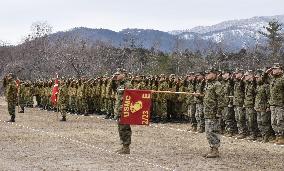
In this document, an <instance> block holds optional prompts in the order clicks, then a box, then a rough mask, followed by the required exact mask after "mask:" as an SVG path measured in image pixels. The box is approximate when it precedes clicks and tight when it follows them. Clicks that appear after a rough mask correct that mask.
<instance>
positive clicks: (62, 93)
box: [58, 79, 69, 121]
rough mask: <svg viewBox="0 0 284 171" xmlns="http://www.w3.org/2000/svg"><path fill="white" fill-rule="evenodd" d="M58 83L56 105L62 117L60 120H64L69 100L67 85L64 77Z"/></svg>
mask: <svg viewBox="0 0 284 171" xmlns="http://www.w3.org/2000/svg"><path fill="white" fill-rule="evenodd" d="M59 84H60V85H59V93H58V107H59V111H60V113H61V116H62V119H61V120H60V121H66V113H67V105H68V101H69V99H68V87H67V84H66V82H65V81H64V79H61V80H60V82H59Z"/></svg>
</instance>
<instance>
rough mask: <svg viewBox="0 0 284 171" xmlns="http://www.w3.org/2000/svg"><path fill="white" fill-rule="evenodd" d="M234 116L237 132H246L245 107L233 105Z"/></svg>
mask: <svg viewBox="0 0 284 171" xmlns="http://www.w3.org/2000/svg"><path fill="white" fill-rule="evenodd" d="M234 110H235V118H236V121H237V127H238V133H239V134H246V133H247V125H246V115H245V109H244V107H241V106H235V108H234Z"/></svg>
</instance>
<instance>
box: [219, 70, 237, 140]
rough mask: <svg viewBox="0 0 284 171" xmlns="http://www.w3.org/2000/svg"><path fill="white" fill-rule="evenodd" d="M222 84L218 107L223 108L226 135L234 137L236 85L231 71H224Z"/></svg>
mask: <svg viewBox="0 0 284 171" xmlns="http://www.w3.org/2000/svg"><path fill="white" fill-rule="evenodd" d="M220 83H221V90H220V93H221V94H220V99H219V103H218V105H219V108H221V116H222V118H223V120H224V122H225V134H226V135H227V136H229V137H232V136H233V135H234V133H235V115H234V111H233V110H234V108H233V91H234V85H233V81H232V79H231V72H230V71H223V73H222V77H221V81H220Z"/></svg>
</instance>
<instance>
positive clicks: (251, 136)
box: [246, 135, 257, 141]
mask: <svg viewBox="0 0 284 171" xmlns="http://www.w3.org/2000/svg"><path fill="white" fill-rule="evenodd" d="M256 139H257V136H256V135H250V136H248V137H247V138H246V140H250V141H255V140H256Z"/></svg>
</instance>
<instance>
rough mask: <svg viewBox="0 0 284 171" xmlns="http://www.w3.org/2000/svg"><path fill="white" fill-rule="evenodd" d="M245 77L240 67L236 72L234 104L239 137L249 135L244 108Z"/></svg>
mask: <svg viewBox="0 0 284 171" xmlns="http://www.w3.org/2000/svg"><path fill="white" fill-rule="evenodd" d="M243 77H244V73H243V70H241V69H238V70H237V71H236V73H235V74H234V98H233V104H234V110H235V118H236V121H237V127H238V134H239V135H238V136H237V138H238V139H243V138H245V137H246V136H247V127H246V115H245V109H244V98H245V84H244V82H243Z"/></svg>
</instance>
